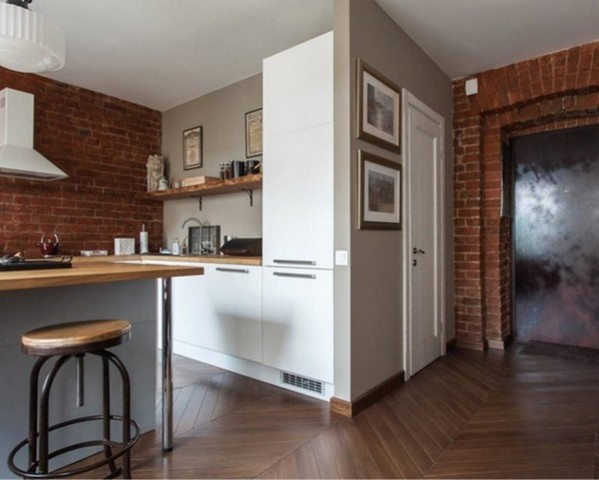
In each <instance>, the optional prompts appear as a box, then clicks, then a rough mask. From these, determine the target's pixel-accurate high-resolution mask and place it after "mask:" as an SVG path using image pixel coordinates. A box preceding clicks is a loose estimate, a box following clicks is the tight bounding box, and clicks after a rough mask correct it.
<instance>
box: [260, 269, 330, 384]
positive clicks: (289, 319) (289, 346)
mask: <svg viewBox="0 0 599 480" xmlns="http://www.w3.org/2000/svg"><path fill="white" fill-rule="evenodd" d="M263 282H264V296H263V306H262V330H263V340H262V345H263V362H264V364H265V365H268V366H271V367H274V368H277V369H280V370H283V371H286V372H289V373H293V374H295V375H301V376H305V377H309V378H311V379H315V380H321V381H324V382H327V383H333V271H332V270H301V269H293V268H270V267H264V268H263Z"/></svg>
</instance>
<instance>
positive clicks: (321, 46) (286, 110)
mask: <svg viewBox="0 0 599 480" xmlns="http://www.w3.org/2000/svg"><path fill="white" fill-rule="evenodd" d="M262 71H263V91H264V95H263V108H264V117H263V136H264V138H267V137H272V136H277V135H280V134H283V133H287V132H292V131H296V130H301V129H304V128H307V127H312V126H315V125H321V124H323V123H332V122H333V33H332V32H329V33H326V34H324V35H321V36H319V37H316V38H315V39H312V40H310V41H308V42H305V43H302V44H300V45H298V46H296V47H293V48H290V49H288V50H285V51H283V52H281V53H279V54H277V55H273V56H272V57H269V58H266V59H264V62H263V65H262Z"/></svg>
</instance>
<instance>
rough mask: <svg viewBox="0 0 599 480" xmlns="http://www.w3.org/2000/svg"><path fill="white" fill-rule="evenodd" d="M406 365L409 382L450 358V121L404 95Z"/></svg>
mask: <svg viewBox="0 0 599 480" xmlns="http://www.w3.org/2000/svg"><path fill="white" fill-rule="evenodd" d="M403 125H404V130H403V132H404V138H403V144H404V153H403V168H404V178H405V183H404V219H405V227H404V229H403V241H404V259H405V262H404V265H405V267H404V363H405V371H406V376H407V377H410V376H411V375H414V374H415V373H416V372H418V371H419V370H421V369H422V368H424V367H426V366H427V365H428V364H429V363H431V362H432V361H434V360H435V359H436V358H438V357H439V356H441V355H444V354H445V335H444V323H445V319H444V302H445V299H444V292H445V285H444V283H445V282H444V275H445V274H444V242H443V239H444V222H443V195H444V182H443V178H444V169H443V162H444V152H443V142H444V130H445V120H444V119H443V117H442V116H440V115H439V114H437V113H436V112H434V111H433V110H431V109H430V108H428V107H427V106H426V105H425V104H424V103H422V102H421V101H419V100H418V99H417V98H416V97H414V96H413V95H412V94H411V93H409V92H408V91H406V90H404V91H403Z"/></svg>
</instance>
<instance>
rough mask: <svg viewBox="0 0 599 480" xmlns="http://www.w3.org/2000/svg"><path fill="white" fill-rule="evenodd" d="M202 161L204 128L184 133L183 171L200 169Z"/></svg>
mask: <svg viewBox="0 0 599 480" xmlns="http://www.w3.org/2000/svg"><path fill="white" fill-rule="evenodd" d="M202 164H203V159H202V127H201V126H197V127H193V128H189V129H187V130H184V131H183V170H191V169H194V168H200V167H201V166H202Z"/></svg>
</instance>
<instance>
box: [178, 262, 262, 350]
mask: <svg viewBox="0 0 599 480" xmlns="http://www.w3.org/2000/svg"><path fill="white" fill-rule="evenodd" d="M203 267H204V275H203V276H202V277H201V280H200V282H198V281H197V277H190V279H191V278H196V281H195V282H190V281H187V280H188V279H187V278H182V279H178V278H177V279H173V282H174V284H173V319H174V325H173V338H174V339H175V342H184V343H187V344H190V345H194V346H199V347H203V348H208V349H210V350H214V351H217V352H221V353H226V354H228V355H233V356H236V357H240V358H245V359H247V360H252V361H254V362H261V361H262V274H261V267H256V266H245V265H230V264H204V265H203ZM175 353H176V351H175Z"/></svg>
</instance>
